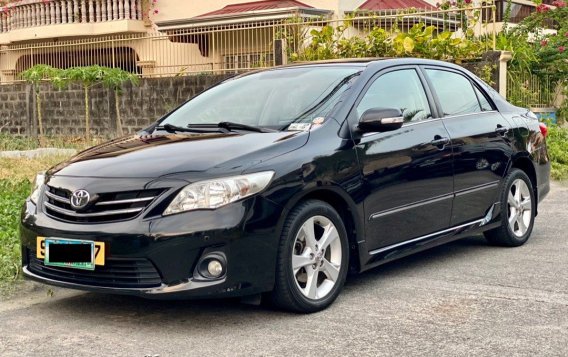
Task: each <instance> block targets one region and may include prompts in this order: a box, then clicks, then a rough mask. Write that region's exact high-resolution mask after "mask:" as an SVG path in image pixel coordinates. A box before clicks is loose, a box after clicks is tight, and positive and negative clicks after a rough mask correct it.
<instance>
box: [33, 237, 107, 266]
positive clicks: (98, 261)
mask: <svg viewBox="0 0 568 357" xmlns="http://www.w3.org/2000/svg"><path fill="white" fill-rule="evenodd" d="M36 257H37V258H38V259H45V237H37V246H36ZM95 265H105V243H104V242H95Z"/></svg>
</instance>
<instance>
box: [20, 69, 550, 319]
mask: <svg viewBox="0 0 568 357" xmlns="http://www.w3.org/2000/svg"><path fill="white" fill-rule="evenodd" d="M545 137H546V127H545V126H544V125H542V124H539V122H538V120H537V119H536V117H535V116H534V114H533V113H531V112H530V111H528V110H526V109H522V108H518V107H515V106H513V105H511V104H509V103H507V102H506V101H505V100H504V99H503V98H502V97H501V96H500V95H499V94H498V93H497V92H495V91H494V90H493V89H492V88H490V87H489V86H488V85H487V84H485V83H484V82H482V81H481V80H480V79H479V78H477V77H476V76H474V75H473V74H471V73H470V72H468V71H466V70H464V69H463V68H461V67H459V66H456V65H452V64H448V63H444V62H437V61H429V60H418V59H392V60H378V61H370V62H369V61H365V62H356V61H351V62H350V61H345V62H333V63H314V64H308V65H297V66H290V67H283V68H275V69H270V70H265V71H259V72H254V73H249V74H245V75H241V76H237V77H234V78H232V79H228V80H226V81H224V82H222V83H221V84H219V85H217V86H215V87H213V88H211V89H209V90H207V91H205V92H203V93H202V94H200V95H198V96H196V97H195V98H193V99H191V100H189V101H187V102H186V103H185V104H183V105H181V106H180V107H179V108H177V109H175V110H174V111H173V112H171V113H169V114H168V115H166V116H164V117H163V118H161V119H160V120H158V121H157V122H156V123H155V124H153V125H151V126H150V127H148V128H146V129H144V130H142V131H141V132H139V133H137V134H136V135H131V136H127V137H122V138H119V139H116V140H113V141H110V142H107V143H105V144H102V145H99V146H96V147H93V148H91V149H88V150H86V151H83V152H81V153H79V154H78V155H76V156H75V157H73V158H71V159H69V160H68V161H66V162H63V163H61V164H59V165H56V166H55V167H53V168H51V169H50V170H49V171H47V172H46V173H44V174H40V175H38V177H37V180H36V184H35V188H34V191H33V193H32V194H31V196H30V198H29V199H28V200H27V202H26V203H25V207H24V208H23V212H22V217H21V242H22V257H23V261H22V265H23V271H24V273H25V275H26V276H27V277H29V278H32V279H35V280H39V281H42V282H45V283H48V284H53V285H58V286H63V287H68V288H75V289H82V290H89V291H98V292H105V293H118V294H134V295H140V296H144V297H149V298H207V297H220V296H226V297H229V296H252V295H259V294H264V295H265V297H267V298H269V299H270V300H271V301H272V302H273V303H275V304H276V305H277V306H279V307H282V308H286V309H290V310H294V311H300V312H313V311H318V310H321V309H323V308H325V307H327V306H328V305H330V304H331V303H332V302H333V301H334V300H335V298H336V297H337V296H338V294H339V293H340V291H341V289H342V287H343V284H344V282H345V280H346V276H347V273H348V271H352V272H360V271H363V270H367V269H370V268H373V267H375V266H377V265H380V264H383V263H385V262H388V261H391V260H394V259H397V258H400V257H403V256H406V255H409V254H411V253H414V252H417V251H420V250H424V249H427V248H430V247H433V246H436V245H439V244H442V243H445V242H449V241H452V240H455V239H459V238H462V237H464V236H469V235H472V234H477V233H484V234H485V236H486V237H487V239H488V241H489V242H490V243H492V244H498V245H504V246H519V245H522V244H524V243H525V242H526V241H527V240H528V239H529V236H530V235H531V232H532V229H533V225H534V219H535V216H536V215H537V212H538V203H539V201H540V200H542V199H543V197H544V196H545V195H546V194H547V193H548V191H549V171H550V163H549V160H548V154H547V149H546V139H545Z"/></svg>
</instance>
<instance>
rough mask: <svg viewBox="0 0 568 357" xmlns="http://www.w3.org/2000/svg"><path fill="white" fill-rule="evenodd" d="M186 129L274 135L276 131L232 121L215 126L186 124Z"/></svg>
mask: <svg viewBox="0 0 568 357" xmlns="http://www.w3.org/2000/svg"><path fill="white" fill-rule="evenodd" d="M187 127H188V128H189V129H198V128H211V127H213V128H219V129H223V130H227V131H233V130H245V131H253V132H255V133H274V132H276V130H271V129H266V128H261V127H258V126H252V125H246V124H241V123H235V122H232V121H222V122H220V123H217V124H213V123H211V124H188V125H187Z"/></svg>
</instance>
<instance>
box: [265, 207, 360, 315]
mask: <svg viewBox="0 0 568 357" xmlns="http://www.w3.org/2000/svg"><path fill="white" fill-rule="evenodd" d="M348 266H349V245H348V239H347V232H346V230H345V225H344V224H343V221H342V220H341V217H340V216H339V214H338V213H337V212H336V211H335V210H334V209H333V207H331V206H330V205H329V204H327V203H325V202H322V201H318V200H309V201H305V202H303V203H301V204H300V205H298V206H297V207H295V208H294V209H293V210H292V211H291V212H290V214H289V216H288V217H287V219H286V222H285V224H284V229H283V231H282V235H281V238H280V247H279V251H278V261H277V266H276V284H275V288H274V291H273V292H272V301H273V302H274V303H275V305H276V306H278V307H281V308H284V309H287V310H292V311H296V312H303V313H308V312H316V311H320V310H323V309H325V308H326V307H328V306H329V305H330V304H331V303H332V302H333V301H334V300H335V299H336V298H337V296H338V295H339V293H340V292H341V289H342V287H343V284H344V283H345V279H346V276H347V270H348Z"/></svg>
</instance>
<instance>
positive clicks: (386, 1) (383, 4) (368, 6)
mask: <svg viewBox="0 0 568 357" xmlns="http://www.w3.org/2000/svg"><path fill="white" fill-rule="evenodd" d="M411 7H414V8H417V9H434V6H432V5H431V4H429V3H427V2H426V1H423V0H367V1H366V2H365V3H363V4H362V5H361V6H359V9H360V10H367V11H381V10H396V9H408V8H411Z"/></svg>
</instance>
